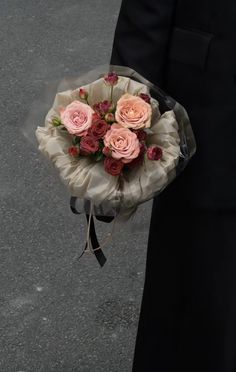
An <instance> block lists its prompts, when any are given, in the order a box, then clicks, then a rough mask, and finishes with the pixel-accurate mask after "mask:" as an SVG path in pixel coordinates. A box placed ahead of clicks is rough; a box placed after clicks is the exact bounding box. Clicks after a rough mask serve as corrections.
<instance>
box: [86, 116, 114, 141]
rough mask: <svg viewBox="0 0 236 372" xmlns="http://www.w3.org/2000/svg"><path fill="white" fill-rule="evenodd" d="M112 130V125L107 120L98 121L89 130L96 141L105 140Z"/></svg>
mask: <svg viewBox="0 0 236 372" xmlns="http://www.w3.org/2000/svg"><path fill="white" fill-rule="evenodd" d="M108 129H110V125H109V124H107V122H106V121H105V120H102V119H100V120H98V121H97V122H95V123H94V124H92V126H91V127H90V128H89V130H88V134H89V135H90V136H93V137H94V138H96V139H100V138H103V137H104V136H105V134H106V132H107V131H108Z"/></svg>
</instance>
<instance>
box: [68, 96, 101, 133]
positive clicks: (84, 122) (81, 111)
mask: <svg viewBox="0 0 236 372" xmlns="http://www.w3.org/2000/svg"><path fill="white" fill-rule="evenodd" d="M93 113H94V111H93V109H92V108H91V107H90V106H89V105H87V104H86V103H83V102H80V101H73V102H72V103H70V104H69V105H68V106H66V108H65V109H64V110H63V111H62V112H61V122H62V124H64V126H65V127H66V129H67V130H68V132H69V133H71V134H74V135H76V136H79V137H82V136H84V135H86V134H87V130H88V129H89V127H90V126H91V125H92V116H93Z"/></svg>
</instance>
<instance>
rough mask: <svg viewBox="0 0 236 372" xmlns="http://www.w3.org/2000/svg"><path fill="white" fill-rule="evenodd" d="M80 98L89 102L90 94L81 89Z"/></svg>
mask: <svg viewBox="0 0 236 372" xmlns="http://www.w3.org/2000/svg"><path fill="white" fill-rule="evenodd" d="M79 97H80V98H81V99H83V100H85V101H87V98H88V92H87V90H85V89H84V88H80V89H79Z"/></svg>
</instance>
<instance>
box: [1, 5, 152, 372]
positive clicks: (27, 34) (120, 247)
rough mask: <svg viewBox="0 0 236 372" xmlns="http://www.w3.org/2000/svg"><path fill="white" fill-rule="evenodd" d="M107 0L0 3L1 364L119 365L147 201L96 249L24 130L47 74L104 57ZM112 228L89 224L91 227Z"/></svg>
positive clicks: (51, 87)
mask: <svg viewBox="0 0 236 372" xmlns="http://www.w3.org/2000/svg"><path fill="white" fill-rule="evenodd" d="M119 6H120V2H119V1H117V0H96V1H94V0H1V2H0V22H1V27H0V74H1V78H0V79H1V84H0V93H1V94H0V97H1V99H0V112H1V136H0V149H1V150H0V196H1V205H0V222H1V227H0V284H1V285H0V372H50V371H56V372H62V371H63V372H69V371H74V372H75V371H78V372H129V371H131V366H132V358H133V352H134V345H135V337H136V331H137V326H138V318H139V311H140V304H141V296H142V290H143V284H144V273H145V260H146V246H147V237H148V224H149V218H150V208H151V204H150V202H149V203H147V204H145V205H143V206H141V207H140V209H139V211H138V212H137V214H136V216H135V219H134V221H132V222H129V223H128V224H125V226H122V227H121V228H120V231H119V233H117V234H116V236H114V238H113V241H112V242H111V243H110V244H109V245H108V246H107V247H105V248H104V253H105V255H106V257H107V262H106V264H105V266H104V267H103V268H101V267H100V266H99V265H98V262H97V261H96V259H95V257H94V256H92V255H90V254H85V255H84V256H83V257H82V258H81V260H80V261H77V260H76V255H77V254H78V253H79V252H81V250H82V249H83V245H84V239H85V232H86V220H85V217H84V216H78V215H74V214H72V213H71V211H70V208H69V199H70V195H69V193H68V191H67V190H66V188H65V187H64V186H63V185H62V184H61V182H60V180H59V178H58V176H57V173H56V172H55V170H54V169H53V168H52V167H51V166H50V164H48V163H47V162H46V161H45V160H44V159H43V157H42V155H41V154H40V153H39V151H38V149H37V146H35V141H34V138H33V132H34V128H35V125H42V124H43V117H44V115H45V114H46V112H47V111H46V110H47V107H50V104H51V103H52V101H51V100H52V97H53V95H54V93H55V89H56V86H57V83H58V82H59V81H60V80H61V79H63V78H70V77H71V76H80V74H82V73H84V72H86V71H89V70H91V69H93V68H95V67H96V66H98V65H101V64H105V63H108V62H109V58H110V53H111V46H112V40H113V33H114V29H115V24H116V20H117V16H118V11H119ZM109 229H110V226H109V225H106V224H102V223H99V225H98V231H99V236H100V237H102V236H103V235H104V234H106V233H107V232H108V231H109Z"/></svg>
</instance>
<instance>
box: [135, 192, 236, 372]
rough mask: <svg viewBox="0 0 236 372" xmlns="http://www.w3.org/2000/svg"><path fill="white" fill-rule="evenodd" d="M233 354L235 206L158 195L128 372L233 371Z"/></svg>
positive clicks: (235, 364) (235, 344) (235, 362)
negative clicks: (182, 202) (207, 206)
mask: <svg viewBox="0 0 236 372" xmlns="http://www.w3.org/2000/svg"><path fill="white" fill-rule="evenodd" d="M177 199H178V197H177V196H176V200H177ZM235 356H236V211H235V212H234V211H232V210H231V211H227V210H225V211H224V210H221V211H217V210H204V209H196V208H191V207H186V206H184V207H182V208H180V207H179V206H178V207H177V208H176V206H175V205H171V204H170V205H168V204H166V203H165V202H162V197H161V195H160V197H158V198H156V199H154V203H153V211H152V218H151V226H150V234H149V242H148V250H147V261H146V275H145V285H144V292H143V298H142V304H141V312H140V318H139V325H138V332H137V338H136V345H135V353H134V360H133V369H132V371H133V372H139V371H140V372H175V371H177V370H180V371H182V372H185V371H186V372H187V371H188V372H195V371H196V372H204V371H207V372H233V371H236V360H235Z"/></svg>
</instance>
